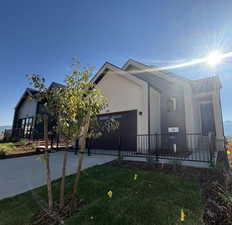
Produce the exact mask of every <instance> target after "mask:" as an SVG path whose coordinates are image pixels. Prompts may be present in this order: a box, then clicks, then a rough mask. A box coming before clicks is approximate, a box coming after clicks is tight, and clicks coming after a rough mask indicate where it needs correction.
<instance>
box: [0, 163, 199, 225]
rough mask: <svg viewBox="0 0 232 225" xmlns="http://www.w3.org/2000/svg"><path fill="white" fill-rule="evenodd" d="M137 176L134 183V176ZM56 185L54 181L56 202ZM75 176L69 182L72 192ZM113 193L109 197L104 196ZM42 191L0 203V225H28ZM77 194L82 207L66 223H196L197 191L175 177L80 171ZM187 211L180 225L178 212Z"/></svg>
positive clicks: (193, 184)
mask: <svg viewBox="0 0 232 225" xmlns="http://www.w3.org/2000/svg"><path fill="white" fill-rule="evenodd" d="M135 174H137V175H138V178H137V179H136V180H134V175H135ZM58 184H59V181H56V182H54V184H53V186H54V193H55V198H56V199H57V198H58V190H59V188H58V187H59V186H58ZM72 184H73V176H69V177H68V178H67V189H68V190H69V191H71V186H72ZM109 190H111V191H112V193H113V196H112V198H109V197H108V196H107V192H108V191H109ZM45 196H46V188H45V187H42V188H39V189H36V190H34V191H31V192H27V193H24V194H21V195H18V196H16V197H13V198H8V199H5V200H1V201H0V225H26V224H27V225H29V224H30V221H31V217H32V216H33V214H34V213H35V212H37V211H38V210H39V208H40V207H43V205H44V204H45ZM79 196H80V198H81V199H84V200H85V201H86V205H85V206H84V207H83V208H82V209H81V211H80V212H79V213H76V214H74V215H73V216H72V217H70V218H68V219H66V221H65V224H66V225H76V224H80V225H91V224H95V225H109V224H110V225H145V224H146V225H176V224H188V225H200V224H202V223H201V222H200V218H201V215H202V209H201V200H200V187H199V184H198V183H197V182H195V181H194V180H192V181H186V180H184V179H182V178H180V177H176V176H175V175H170V174H164V173H162V172H154V171H153V172H151V171H150V172H149V171H141V170H131V169H126V168H116V167H111V166H108V165H102V166H95V167H92V168H89V169H87V170H84V171H83V172H82V177H81V183H80V189H79ZM181 209H183V210H184V212H185V213H186V215H187V216H186V219H185V221H184V222H180V210H181Z"/></svg>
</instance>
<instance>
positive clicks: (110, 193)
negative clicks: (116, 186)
mask: <svg viewBox="0 0 232 225" xmlns="http://www.w3.org/2000/svg"><path fill="white" fill-rule="evenodd" d="M107 195H108V196H109V198H112V196H113V192H112V191H111V190H109V191H108V192H107Z"/></svg>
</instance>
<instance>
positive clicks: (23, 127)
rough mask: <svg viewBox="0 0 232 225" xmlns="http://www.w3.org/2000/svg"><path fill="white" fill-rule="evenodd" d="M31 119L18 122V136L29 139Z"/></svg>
mask: <svg viewBox="0 0 232 225" xmlns="http://www.w3.org/2000/svg"><path fill="white" fill-rule="evenodd" d="M32 125H33V117H28V118H24V119H19V120H18V128H19V136H20V137H24V138H30V136H31V132H32Z"/></svg>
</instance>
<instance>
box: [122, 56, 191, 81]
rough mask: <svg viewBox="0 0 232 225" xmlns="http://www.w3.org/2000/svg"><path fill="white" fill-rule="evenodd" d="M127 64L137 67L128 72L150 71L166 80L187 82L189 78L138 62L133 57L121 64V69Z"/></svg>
mask: <svg viewBox="0 0 232 225" xmlns="http://www.w3.org/2000/svg"><path fill="white" fill-rule="evenodd" d="M129 66H134V67H137V68H138V69H137V70H135V71H130V73H134V74H136V73H141V72H147V73H152V74H154V75H156V76H159V77H160V78H163V79H166V80H168V81H172V82H173V81H177V82H178V81H179V82H187V83H188V82H189V81H190V80H189V79H187V78H184V77H181V76H178V75H176V74H173V73H171V72H169V71H167V70H164V69H162V68H161V67H157V66H149V65H146V64H144V63H141V62H138V61H136V60H134V59H129V60H128V61H127V62H126V63H125V64H124V65H123V66H122V69H123V70H126V69H127V68H128V67H129Z"/></svg>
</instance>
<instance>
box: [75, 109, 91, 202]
mask: <svg viewBox="0 0 232 225" xmlns="http://www.w3.org/2000/svg"><path fill="white" fill-rule="evenodd" d="M89 123H90V112H88V113H87V115H86V117H85V119H84V122H83V125H82V127H81V133H80V138H79V145H80V150H79V157H78V160H77V161H78V162H77V165H78V166H77V171H76V178H75V182H74V185H73V193H72V204H73V202H74V200H75V195H76V193H77V190H78V186H79V181H80V175H81V167H82V163H83V159H84V152H85V147H86V136H87V133H88V130H89Z"/></svg>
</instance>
